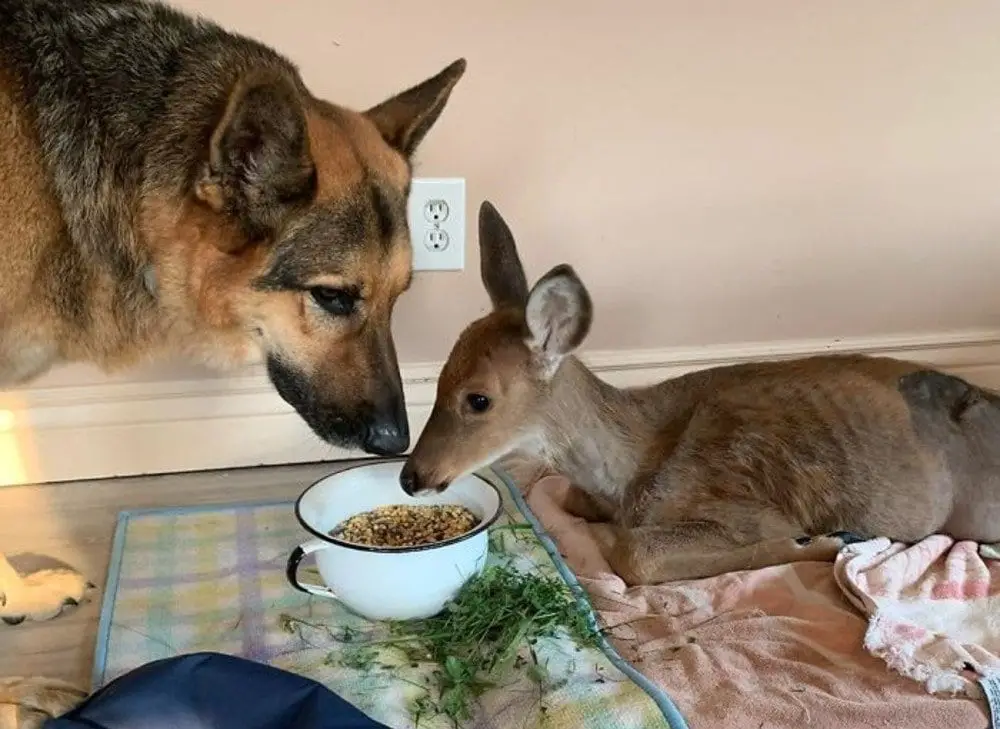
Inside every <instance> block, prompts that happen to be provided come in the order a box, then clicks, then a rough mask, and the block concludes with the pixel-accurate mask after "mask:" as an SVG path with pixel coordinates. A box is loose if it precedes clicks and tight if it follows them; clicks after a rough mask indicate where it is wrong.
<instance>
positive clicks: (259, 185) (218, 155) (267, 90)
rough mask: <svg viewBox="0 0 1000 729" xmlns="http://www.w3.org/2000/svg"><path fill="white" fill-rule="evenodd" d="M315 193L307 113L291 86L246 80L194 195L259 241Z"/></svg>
mask: <svg viewBox="0 0 1000 729" xmlns="http://www.w3.org/2000/svg"><path fill="white" fill-rule="evenodd" d="M315 189H316V170H315V165H314V164H313V160H312V155H311V154H310V150H309V135H308V132H307V129H306V119H305V111H304V107H303V104H302V101H301V98H300V96H299V92H298V90H297V89H296V88H295V86H294V85H293V82H292V81H291V80H290V79H288V78H285V77H280V76H276V75H268V76H255V77H248V78H244V79H243V80H242V81H241V82H240V83H239V84H237V86H236V88H235V89H234V90H233V91H232V93H231V94H230V96H229V101H228V103H227V104H226V110H225V113H224V114H223V117H222V120H221V121H220V122H219V124H218V125H217V126H216V128H215V131H214V132H213V134H212V138H211V143H210V147H209V151H208V162H207V163H206V164H205V167H204V169H203V171H202V175H201V177H200V179H199V180H198V183H197V187H196V194H197V196H198V197H199V198H200V199H201V200H203V201H204V202H206V203H207V204H208V205H209V206H211V207H212V208H213V209H214V210H216V211H217V212H222V213H226V214H228V215H231V216H233V217H234V218H235V219H236V220H238V221H239V223H240V226H241V227H242V228H243V231H244V233H245V235H246V238H247V240H258V239H260V238H262V237H264V236H266V235H267V234H268V233H269V232H271V231H273V230H274V229H275V227H276V226H277V224H278V222H279V221H280V219H281V217H282V216H283V215H284V214H285V213H286V212H287V210H288V208H289V207H290V206H293V205H297V204H301V203H303V202H305V201H308V200H310V199H311V198H312V196H313V195H314V194H315ZM230 252H232V251H230Z"/></svg>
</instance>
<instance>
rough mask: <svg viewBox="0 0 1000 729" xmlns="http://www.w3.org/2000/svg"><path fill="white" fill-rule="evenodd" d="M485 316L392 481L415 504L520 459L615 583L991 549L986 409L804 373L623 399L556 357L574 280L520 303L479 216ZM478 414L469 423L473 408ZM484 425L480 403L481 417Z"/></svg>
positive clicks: (746, 373)
mask: <svg viewBox="0 0 1000 729" xmlns="http://www.w3.org/2000/svg"><path fill="white" fill-rule="evenodd" d="M480 249H481V252H482V270H483V280H484V283H485V285H486V288H487V291H488V292H489V294H490V297H491V299H492V301H493V304H494V310H493V312H492V313H490V314H489V315H487V316H486V317H484V318H482V319H480V320H478V321H476V322H474V323H472V324H471V325H470V326H469V327H468V328H467V329H466V330H465V331H464V332H463V333H462V335H461V337H460V338H459V340H458V342H457V343H456V345H455V347H454V349H453V350H452V353H451V355H450V357H449V359H448V361H447V363H446V365H445V367H444V370H443V371H442V373H441V378H440V381H439V384H438V395H437V400H436V402H435V404H434V408H433V411H432V413H431V416H430V419H429V421H428V423H427V425H426V427H425V429H424V431H423V433H422V434H421V436H420V439H419V440H418V442H417V444H416V445H415V447H414V449H413V452H412V454H411V456H410V457H409V459H408V461H407V464H406V466H405V467H404V469H403V473H402V476H401V481H402V484H403V487H404V488H405V489H406V490H407V491H409V492H411V493H417V492H420V491H423V490H442V489H444V488H447V485H448V484H449V483H450V482H451V481H452V480H454V479H455V478H456V477H458V476H459V475H461V474H463V473H466V472H468V471H470V470H472V469H474V468H477V467H479V466H481V465H484V464H486V463H489V462H492V461H494V460H496V459H498V458H500V457H501V456H503V455H505V454H508V453H510V452H512V451H515V450H520V451H521V452H524V453H533V454H535V455H537V456H539V457H541V458H542V459H543V460H545V461H546V462H547V463H548V464H549V465H550V467H551V468H552V469H553V470H555V471H557V472H560V473H562V474H564V475H566V476H567V477H568V478H570V479H571V480H572V481H573V483H574V484H576V485H577V486H578V487H579V488H580V489H582V491H581V492H577V493H576V496H574V498H573V503H572V504H571V507H572V508H573V510H574V511H576V512H577V513H578V514H579V515H581V516H584V517H589V518H590V519H602V520H604V521H605V523H601V524H595V525H594V527H595V529H596V531H597V533H598V536H599V538H600V539H601V541H602V542H603V545H604V548H605V553H606V556H607V557H608V560H609V562H610V564H611V565H612V567H613V568H614V569H615V570H616V572H617V573H618V574H619V575H621V576H622V577H623V578H624V579H625V580H626V582H628V583H629V584H643V583H657V582H664V581H669V580H677V579H688V578H698V577H705V576H709V575H713V574H718V573H722V572H726V571H732V570H737V569H748V568H755V567H763V566H768V565H773V564H778V563H782V562H788V561H794V560H803V559H810V560H813V559H818V560H832V559H833V558H834V557H835V556H836V554H837V552H838V551H839V549H840V548H841V547H842V546H843V544H844V543H845V540H848V539H856V538H863V537H872V536H887V537H891V538H893V539H897V540H902V541H907V542H909V541H915V540H918V539H920V538H922V537H924V536H927V535H929V534H931V533H936V532H943V533H947V534H950V535H952V536H954V537H955V538H958V539H969V540H975V541H979V542H981V543H990V542H996V541H997V540H1000V397H998V396H997V395H996V394H994V393H992V392H988V391H986V390H983V389H980V388H978V387H975V386H972V385H970V384H969V383H967V382H965V381H963V380H961V379H959V378H956V377H951V376H949V375H946V374H943V373H939V372H936V371H934V370H930V369H928V368H926V367H924V366H922V365H920V364H917V363H913V362H905V361H899V360H896V359H891V358H884V357H864V356H855V355H843V356H817V357H809V358H804V359H798V360H792V361H781V362H760V363H750V364H743V365H736V366H730V367H718V368H713V369H709V370H703V371H699V372H693V373H691V374H688V375H685V376H682V377H678V378H675V379H671V380H668V381H666V382H663V383H660V384H659V385H654V386H652V387H646V388H638V389H629V390H619V389H616V388H614V387H612V386H610V385H609V384H607V383H605V382H603V381H601V380H600V379H599V378H597V377H596V376H595V375H594V374H593V373H591V372H590V371H589V370H588V369H587V368H586V367H585V366H584V365H583V364H582V363H581V362H580V361H579V360H578V359H576V358H575V357H573V356H571V353H572V351H573V350H575V349H576V348H577V347H578V346H579V345H580V344H581V342H582V341H583V339H584V338H585V336H586V334H587V333H588V331H589V328H590V322H591V316H592V314H591V309H592V305H591V301H590V298H589V295H588V294H587V292H586V289H585V288H584V287H583V284H582V283H581V282H580V281H579V279H578V278H577V276H576V274H575V273H574V271H573V269H572V268H570V267H569V266H565V265H563V266H557V267H556V268H554V269H553V270H552V271H550V272H549V273H548V274H546V275H545V276H543V277H542V278H541V279H540V280H539V282H538V283H537V284H536V285H535V286H534V288H533V289H531V291H530V292H529V289H528V286H527V284H526V280H525V276H524V272H523V270H522V269H521V264H520V261H519V258H518V255H517V252H516V249H515V245H514V239H513V236H512V235H511V233H510V231H509V229H508V228H507V226H506V224H505V223H504V221H503V220H502V219H501V217H500V216H499V214H498V213H497V212H496V211H495V210H494V209H493V208H492V206H490V205H489V204H488V203H487V204H484V205H483V207H482V209H481V212H480ZM476 395H482V396H486V397H488V398H489V404H488V407H487V408H486V409H484V410H482V411H481V412H480V411H477V410H476V408H475V407H474V402H473V400H472V399H470V397H473V398H474V396H476ZM480 406H482V402H480Z"/></svg>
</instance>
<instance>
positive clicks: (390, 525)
mask: <svg viewBox="0 0 1000 729" xmlns="http://www.w3.org/2000/svg"><path fill="white" fill-rule="evenodd" d="M479 521H480V519H479V517H478V516H476V515H475V514H473V513H472V512H471V511H469V510H468V509H467V508H465V507H464V506H459V505H458V504H435V505H420V506H408V505H403V504H393V505H391V506H380V507H378V508H377V509H372V510H371V511H365V512H362V513H361V514H355V515H354V516H352V517H351V518H350V519H346V520H345V521H343V522H341V523H340V524H338V525H337V526H336V527H335V528H334V529H333V530H332V531H331V532H330V536H332V537H336V538H337V539H342V540H344V541H345V542H353V543H354V544H364V545H367V546H370V547H415V546H418V545H423V544H434V543H435V542H443V541H444V540H446V539H452V538H453V537H457V536H460V535H462V534H465V533H466V532H467V531H469V530H470V529H472V528H474V527H475V526H476V525H477V524H479Z"/></svg>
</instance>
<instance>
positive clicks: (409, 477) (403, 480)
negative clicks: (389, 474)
mask: <svg viewBox="0 0 1000 729" xmlns="http://www.w3.org/2000/svg"><path fill="white" fill-rule="evenodd" d="M399 485H400V486H401V487H402V489H403V491H405V492H406V493H407V494H408V495H410V496H413V495H414V494H416V493H417V492H418V491H420V490H421V488H420V478H419V477H418V476H417V472H416V471H415V470H413V468H412V467H411V466H410V464H409V463H407V464H406V465H405V466H403V470H402V471H400V473H399Z"/></svg>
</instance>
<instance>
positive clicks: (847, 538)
mask: <svg viewBox="0 0 1000 729" xmlns="http://www.w3.org/2000/svg"><path fill="white" fill-rule="evenodd" d="M821 538H825V539H839V540H840V542H841V543H842V544H843V545H844V546H846V545H848V544H856V543H858V542H867V541H868V539H867V538H866V537H862V536H860V535H858V534H855V533H854V532H830V533H829V534H825V535H824V536H823V537H809V536H805V535H803V536H801V537H797V538H796V540H795V543H796V544H798V545H799V546H802V547H804V546H806V545H808V544H812V543H813V541H814V540H816V539H821Z"/></svg>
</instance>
